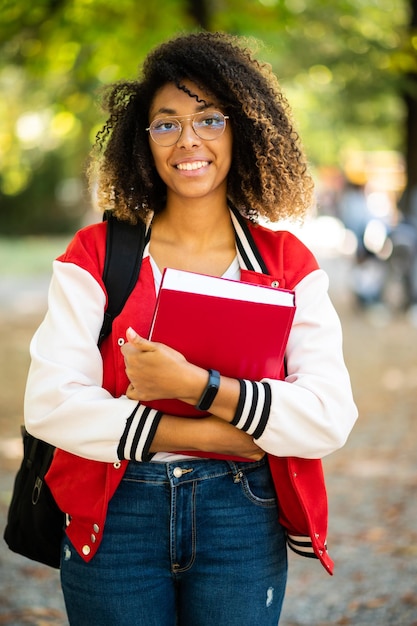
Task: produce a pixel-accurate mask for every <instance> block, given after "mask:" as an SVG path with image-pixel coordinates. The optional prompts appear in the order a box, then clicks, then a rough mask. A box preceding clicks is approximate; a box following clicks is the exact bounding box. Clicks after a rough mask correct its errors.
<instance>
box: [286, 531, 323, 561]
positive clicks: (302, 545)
mask: <svg viewBox="0 0 417 626" xmlns="http://www.w3.org/2000/svg"><path fill="white" fill-rule="evenodd" d="M287 543H288V547H289V548H291V550H292V551H293V552H295V553H296V554H299V555H300V556H306V557H308V558H310V559H317V558H318V557H317V556H316V554H315V553H314V549H313V544H312V542H311V539H310V537H305V536H300V535H290V534H287ZM326 550H327V547H326Z"/></svg>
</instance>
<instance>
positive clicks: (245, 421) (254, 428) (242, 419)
mask: <svg viewBox="0 0 417 626" xmlns="http://www.w3.org/2000/svg"><path fill="white" fill-rule="evenodd" d="M239 384H240V396H239V402H238V405H237V409H236V413H235V416H234V418H233V420H232V422H231V423H232V425H233V426H236V428H239V429H240V430H243V431H244V432H246V433H248V435H252V437H253V438H254V439H257V438H259V437H260V436H261V435H262V433H263V432H264V430H265V427H266V425H267V422H268V419H269V413H270V410H271V387H270V386H269V383H266V382H262V383H259V382H254V381H251V380H243V379H239Z"/></svg>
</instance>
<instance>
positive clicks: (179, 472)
mask: <svg viewBox="0 0 417 626" xmlns="http://www.w3.org/2000/svg"><path fill="white" fill-rule="evenodd" d="M173 474H174V476H175V478H181V476H182V469H181V468H180V467H176V468H175V469H174V471H173Z"/></svg>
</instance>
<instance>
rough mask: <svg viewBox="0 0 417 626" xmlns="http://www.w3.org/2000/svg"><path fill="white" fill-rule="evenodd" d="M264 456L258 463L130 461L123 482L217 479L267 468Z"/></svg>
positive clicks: (178, 481) (172, 481)
mask: <svg viewBox="0 0 417 626" xmlns="http://www.w3.org/2000/svg"><path fill="white" fill-rule="evenodd" d="M267 463H268V462H267V457H266V455H265V456H264V457H263V458H262V459H261V460H260V461H248V462H240V461H239V462H237V461H223V460H217V459H202V460H200V459H190V460H185V461H177V462H175V461H174V462H173V463H137V462H135V461H130V463H129V464H128V466H127V469H126V472H125V475H124V480H136V481H146V482H153V483H160V484H163V483H171V484H173V485H175V484H180V483H185V482H189V481H196V480H208V479H211V478H218V477H219V476H224V475H225V474H232V475H233V476H236V475H238V474H239V472H243V473H246V472H252V471H255V470H257V469H259V468H263V467H266V466H267Z"/></svg>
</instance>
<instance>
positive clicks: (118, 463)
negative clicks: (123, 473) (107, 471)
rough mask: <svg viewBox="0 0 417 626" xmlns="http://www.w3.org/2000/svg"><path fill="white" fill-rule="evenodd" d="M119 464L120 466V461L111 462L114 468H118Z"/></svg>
mask: <svg viewBox="0 0 417 626" xmlns="http://www.w3.org/2000/svg"><path fill="white" fill-rule="evenodd" d="M121 466H122V464H121V463H120V461H116V463H113V467H114V469H120V468H121Z"/></svg>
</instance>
